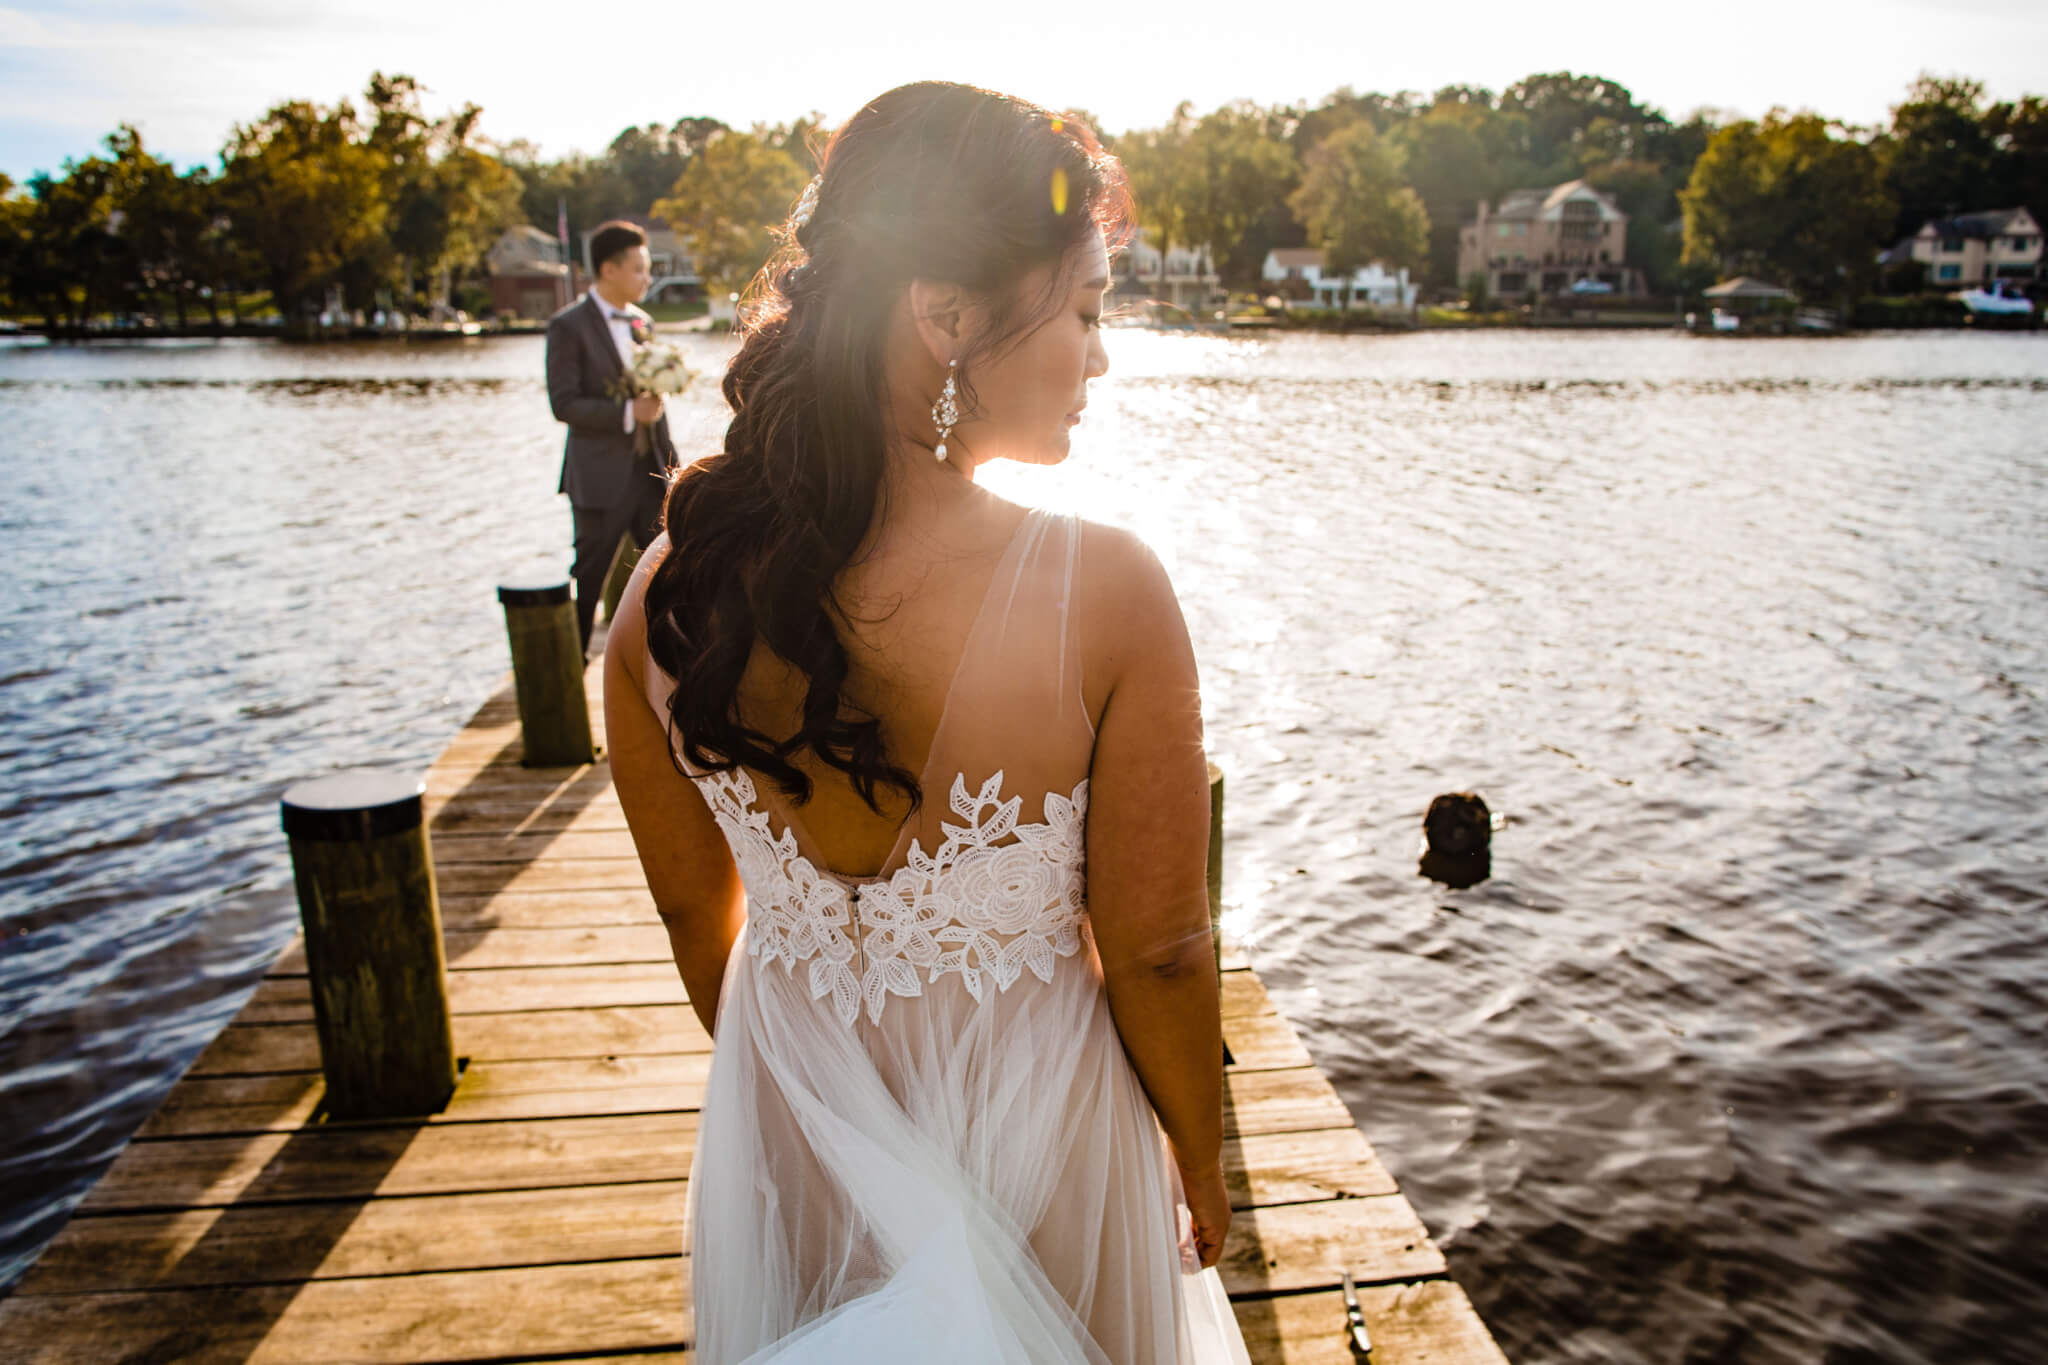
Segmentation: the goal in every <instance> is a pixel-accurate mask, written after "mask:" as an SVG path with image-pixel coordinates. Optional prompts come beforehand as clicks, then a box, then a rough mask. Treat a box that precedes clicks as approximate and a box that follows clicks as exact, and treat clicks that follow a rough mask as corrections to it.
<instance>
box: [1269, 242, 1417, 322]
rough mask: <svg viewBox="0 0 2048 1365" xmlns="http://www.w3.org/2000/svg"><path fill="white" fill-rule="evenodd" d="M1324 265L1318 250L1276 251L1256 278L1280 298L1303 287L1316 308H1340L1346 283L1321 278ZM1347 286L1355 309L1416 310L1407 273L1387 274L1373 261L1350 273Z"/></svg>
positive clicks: (1337, 277) (1337, 278) (1293, 248)
mask: <svg viewBox="0 0 2048 1365" xmlns="http://www.w3.org/2000/svg"><path fill="white" fill-rule="evenodd" d="M1323 262H1324V257H1323V253H1322V250H1321V248H1319V247H1312V246H1283V247H1275V248H1274V249H1273V250H1271V251H1268V252H1267V253H1266V263H1265V265H1264V267H1262V268H1261V269H1260V271H1259V277H1260V278H1261V279H1263V280H1265V281H1266V282H1267V283H1268V284H1271V285H1275V286H1278V287H1279V290H1278V292H1280V293H1282V294H1288V293H1295V292H1298V291H1299V290H1300V289H1301V287H1302V286H1304V285H1305V286H1307V288H1308V298H1310V299H1313V300H1314V301H1315V306H1316V307H1318V308H1342V307H1343V306H1344V286H1345V284H1346V283H1347V281H1346V280H1345V279H1344V277H1343V276H1342V275H1326V274H1324V272H1323ZM1348 283H1349V284H1350V286H1351V301H1352V303H1353V304H1354V305H1356V304H1361V303H1363V304H1367V305H1370V306H1371V307H1374V308H1392V309H1402V310H1406V309H1410V308H1413V307H1414V306H1415V286H1414V285H1413V284H1410V283H1409V282H1408V272H1407V270H1406V269H1402V270H1398V271H1394V272H1393V273H1391V274H1390V273H1388V271H1387V268H1386V267H1385V266H1383V265H1381V264H1380V263H1379V262H1378V261H1374V262H1373V263H1372V264H1371V265H1362V266H1360V267H1358V269H1356V270H1354V271H1353V272H1351V279H1350V280H1349V281H1348Z"/></svg>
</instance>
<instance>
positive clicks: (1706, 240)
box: [1679, 110, 1895, 298]
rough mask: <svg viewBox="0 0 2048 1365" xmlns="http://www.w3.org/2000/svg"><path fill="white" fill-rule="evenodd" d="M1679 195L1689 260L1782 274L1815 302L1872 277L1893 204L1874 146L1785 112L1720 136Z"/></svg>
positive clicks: (1812, 119) (1806, 116)
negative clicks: (1837, 133) (1871, 147)
mask: <svg viewBox="0 0 2048 1365" xmlns="http://www.w3.org/2000/svg"><path fill="white" fill-rule="evenodd" d="M1679 200H1680V202H1681V203H1682V205H1683V206H1684V212H1685V254H1684V260H1685V261H1686V262H1687V263H1688V264H1696V265H1701V266H1711V267H1715V268H1717V269H1721V270H1728V271H1744V272H1750V273H1756V274H1761V275H1765V276H1768V277H1774V278H1776V279H1778V280H1780V281H1782V282H1784V283H1786V284H1789V285H1791V286H1793V287H1795V288H1797V289H1799V290H1801V291H1803V292H1804V293H1805V294H1806V295H1807V296H1808V297H1810V298H1839V297H1841V296H1842V295H1843V294H1844V293H1845V292H1847V291H1850V290H1854V289H1857V288H1860V287H1862V286H1864V285H1865V284H1866V283H1867V282H1868V280H1869V279H1870V276H1871V273H1872V272H1873V270H1874V269H1875V262H1876V253H1877V249H1878V246H1879V244H1880V243H1881V242H1882V241H1883V239H1884V234H1885V232H1886V230H1887V229H1888V228H1889V226H1890V224H1891V222H1892V215H1893V212H1894V209H1895V205H1894V203H1893V201H1892V198H1891V196H1890V194H1889V193H1888V192H1887V190H1886V188H1885V185H1884V181H1883V174H1882V168H1881V167H1880V165H1879V163H1878V158H1877V156H1876V155H1875V154H1874V153H1873V152H1872V150H1871V149H1870V148H1869V147H1868V146H1866V145H1865V144H1863V143H1861V142H1857V141H1854V140H1852V139H1849V138H1845V137H1838V136H1836V135H1835V133H1834V131H1833V130H1832V129H1830V127H1829V125H1828V124H1827V122H1826V121H1825V120H1823V119H1822V118H1821V117H1820V116H1819V115H1818V114H1810V113H1801V114H1787V113H1785V112H1784V111H1782V110H1773V111H1772V112H1771V113H1770V114H1768V115H1766V116H1765V117H1764V119H1763V120H1762V121H1761V122H1749V121H1744V122H1741V123H1735V124H1731V125H1729V126H1728V127H1726V128H1723V129H1722V130H1721V131H1720V132H1718V133H1716V134H1715V135H1714V139H1713V141H1711V142H1709V143H1708V144H1707V149H1706V151H1705V152H1704V153H1702V154H1701V156H1700V159H1699V162H1698V163H1697V164H1696V165H1695V166H1694V167H1693V171H1692V178H1691V179H1690V181H1688V183H1687V184H1686V187H1685V189H1684V191H1683V192H1682V193H1681V194H1680V195H1679Z"/></svg>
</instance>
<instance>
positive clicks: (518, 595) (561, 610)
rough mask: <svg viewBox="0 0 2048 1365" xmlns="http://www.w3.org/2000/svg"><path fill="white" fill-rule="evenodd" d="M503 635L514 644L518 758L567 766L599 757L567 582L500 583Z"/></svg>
mask: <svg viewBox="0 0 2048 1365" xmlns="http://www.w3.org/2000/svg"><path fill="white" fill-rule="evenodd" d="M498 601H500V602H501V603H503V604H504V607H505V636H506V638H507V640H508V641H509V642H510V644H511V646H512V683H513V689H514V691H515V692H516V693H517V695H518V698H519V732H520V737H521V740H522V742H523V746H524V753H523V754H522V755H521V759H520V761H521V762H522V763H524V764H525V765H526V766H527V767H529V768H564V767H571V766H574V765H576V764H579V763H589V762H591V761H592V760H594V759H595V758H596V757H597V746H596V744H595V743H594V742H593V741H592V739H591V735H590V702H589V698H588V696H587V695H586V693H585V691H584V687H583V674H584V667H585V664H584V659H583V641H582V639H581V638H580V636H579V635H578V633H577V630H576V604H575V603H574V602H573V601H571V600H570V597H569V585H568V584H567V583H550V584H547V585H545V586H541V587H501V588H499V589H498Z"/></svg>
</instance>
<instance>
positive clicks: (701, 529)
mask: <svg viewBox="0 0 2048 1365" xmlns="http://www.w3.org/2000/svg"><path fill="white" fill-rule="evenodd" d="M821 164H822V171H821V173H820V179H819V181H818V183H817V196H816V206H815V209H814V211H813V212H812V214H811V216H810V217H809V218H808V220H807V221H805V222H804V223H802V224H801V225H800V226H798V227H796V228H795V229H794V231H793V232H791V231H785V234H784V244H783V247H782V250H781V251H779V252H778V253H777V254H776V256H775V257H774V258H773V259H771V260H770V261H769V263H768V264H767V265H766V266H765V267H763V269H762V271H761V273H760V275H759V276H757V277H756V279H755V281H754V283H753V284H752V285H751V286H750V287H749V291H748V299H747V302H746V304H745V306H744V307H743V309H742V322H741V327H742V333H743V339H742V341H741V344H740V347H739V350H738V352H737V353H736V354H735V355H734V356H733V359H732V362H731V364H730V366H729V367H728V368H727V370H726V374H725V384H724V390H725V399H726V402H727V403H728V404H730V405H731V408H732V412H733V417H732V422H731V424H730V425H729V426H728V427H727V428H726V432H725V442H724V447H723V449H721V450H720V451H718V452H717V453H716V454H713V455H711V456H709V457H708V458H706V459H704V460H702V461H700V462H698V463H696V464H694V465H692V466H690V467H689V468H688V469H687V470H685V471H684V472H683V473H682V475H681V476H680V477H679V478H677V480H676V481H675V483H674V484H673V485H672V486H671V487H670V489H669V492H668V500H667V506H666V508H665V513H664V516H665V521H666V529H667V532H668V537H669V553H668V554H667V556H666V557H665V558H664V559H663V560H662V562H661V564H660V565H659V566H658V567H657V568H656V570H655V571H654V574H653V575H652V577H651V578H650V579H649V581H648V584H647V595H646V615H647V647H648V653H649V655H650V657H651V658H652V659H653V660H654V662H655V663H656V664H658V665H659V666H660V667H661V668H662V670H663V671H664V672H666V673H667V674H669V675H670V676H671V677H673V678H674V679H675V680H676V682H677V687H676V689H675V694H674V698H673V700H672V701H671V702H670V704H669V727H670V738H671V742H672V748H673V747H674V746H673V741H674V740H675V739H676V738H677V737H678V736H680V738H681V741H682V742H681V745H680V748H681V751H682V754H683V755H684V756H686V757H687V758H688V760H689V761H690V763H692V764H694V765H696V766H697V767H698V768H700V769H704V770H708V771H723V770H730V769H732V768H734V767H738V766H741V765H744V766H746V767H748V768H751V769H753V770H755V771H757V772H759V773H761V774H763V775H764V776H765V777H767V778H768V779H770V780H772V781H773V782H775V783H776V784H777V786H778V787H779V788H780V789H781V790H782V791H783V792H785V793H786V794H788V795H789V796H791V797H793V798H795V799H796V800H798V801H807V800H809V799H810V796H811V782H810V779H809V778H808V777H807V776H806V775H805V774H804V773H803V772H802V771H800V770H799V769H798V768H797V767H796V766H795V765H794V764H793V763H792V762H791V759H792V757H794V756H796V755H799V754H801V753H802V751H804V750H805V749H809V750H810V751H811V752H812V753H814V754H816V755H817V757H818V759H819V760H820V761H821V762H823V763H824V764H825V765H827V766H829V767H832V768H835V769H837V770H838V771H840V772H843V773H845V774H846V775H847V777H848V778H849V779H850V780H851V781H852V783H853V786H854V789H855V790H856V791H857V792H858V793H859V794H860V796H861V798H862V799H863V800H864V801H866V802H867V804H868V806H869V807H870V808H871V809H873V810H875V811H876V813H877V814H879V813H880V811H881V807H880V805H879V804H878V802H877V800H876V790H877V788H878V787H879V786H881V785H883V784H887V785H890V786H893V787H896V788H898V789H900V790H902V791H903V792H904V793H905V795H906V796H907V797H908V798H909V799H910V801H911V803H912V805H913V807H915V806H916V804H917V803H918V802H919V801H920V799H921V795H922V794H921V793H920V792H919V790H918V784H917V778H916V775H915V774H913V773H910V772H908V771H906V770H905V769H904V768H903V767H901V766H900V765H899V764H897V763H896V762H894V761H892V758H891V756H890V755H889V754H888V753H887V752H886V750H885V746H884V744H883V740H882V733H881V723H880V721H879V719H878V718H876V717H874V716H872V715H868V714H866V713H864V712H862V711H861V710H860V709H859V708H858V707H857V706H856V705H855V704H854V703H853V702H852V701H851V699H849V698H848V697H846V696H845V695H844V694H843V690H842V689H843V687H844V684H845V679H846V671H847V652H846V647H845V645H844V643H843V642H842V639H841V636H840V629H841V627H842V625H843V624H844V623H845V622H846V621H847V620H848V619H849V618H848V617H847V614H846V612H845V611H844V609H843V607H842V604H841V603H840V602H839V600H838V598H837V595H836V594H835V591H834V583H835V581H836V579H837V578H838V575H839V573H840V571H841V570H842V569H843V568H844V567H845V566H846V564H847V563H848V561H849V560H851V559H852V557H853V555H854V553H855V551H856V550H857V549H858V548H859V547H860V545H861V543H862V541H863V540H864V539H865V538H866V537H867V534H868V531H869V528H870V526H871V525H872V524H873V523H874V521H875V519H876V517H877V515H878V512H879V511H882V510H885V509H882V508H881V507H880V504H881V503H882V501H883V498H884V490H885V483H884V471H885V469H886V467H887V463H888V458H889V449H890V443H891V441H892V439H893V438H894V437H895V436H896V435H897V434H898V433H896V432H894V431H892V429H891V427H892V423H891V420H890V414H889V412H888V407H887V392H888V385H887V382H886V375H885V373H884V356H883V351H884V346H883V340H884V338H885V337H886V336H887V335H888V334H889V324H890V315H891V312H892V310H893V308H894V306H895V304H896V301H897V300H898V299H899V298H900V297H901V296H902V293H903V291H904V289H905V288H907V287H908V286H909V284H910V282H911V281H912V280H913V279H923V280H929V281H933V282H935V283H943V284H953V285H958V286H961V287H962V288H964V289H966V290H968V291H970V292H971V293H972V294H974V295H976V296H978V297H979V298H980V299H981V300H983V301H984V302H985V303H986V304H987V305H988V307H989V310H990V312H989V317H990V321H989V324H988V326H987V327H986V328H985V329H984V331H983V333H982V334H981V335H979V336H977V337H972V338H968V339H967V342H966V350H965V351H964V353H963V354H962V355H961V356H960V358H959V366H958V370H957V372H956V378H957V383H958V386H959V392H960V406H961V409H962V411H963V412H970V411H972V409H973V405H974V395H973V388H972V375H973V372H974V368H975V366H976V365H977V363H986V362H987V361H988V360H989V359H990V358H991V357H994V356H998V355H1000V354H1002V353H1003V351H1004V350H1005V349H1006V348H1008V347H1009V346H1013V345H1015V344H1016V343H1017V342H1018V341H1019V340H1021V339H1022V338H1023V337H1024V336H1026V335H1028V334H1029V333H1030V332H1031V331H1032V330H1033V329H1034V328H1035V327H1036V326H1037V325H1039V324H1041V323H1042V322H1043V321H1044V320H1045V319H1046V317H1047V316H1049V314H1050V312H1051V310H1052V309H1053V308H1054V307H1056V306H1057V305H1058V304H1059V303H1060V302H1061V300H1062V299H1063V298H1064V295H1065V294H1066V292H1067V291H1068V289H1070V288H1071V285H1072V270H1073V267H1074V264H1075V263H1076V261H1077V259H1078V253H1077V252H1076V251H1075V248H1076V247H1078V246H1079V245H1081V244H1082V243H1083V242H1084V241H1085V240H1086V238H1087V236H1088V234H1090V233H1091V232H1093V231H1095V230H1097V229H1100V230H1101V231H1103V232H1104V234H1105V236H1106V238H1107V240H1108V242H1109V245H1110V247H1111V249H1112V250H1114V249H1116V248H1117V247H1119V246H1121V245H1123V244H1124V242H1125V241H1126V240H1127V239H1128V237H1129V234H1130V221H1131V213H1130V208H1131V205H1130V196H1129V191H1128V189H1127V187H1126V184H1125V181H1124V177H1123V172H1122V168H1121V167H1120V166H1119V165H1118V163H1117V161H1116V159H1115V158H1114V157H1113V156H1111V155H1110V154H1109V153H1107V152H1105V151H1104V150H1103V149H1102V147H1101V145H1100V144H1099V143H1098V142H1097V140H1096V137H1095V134H1094V133H1093V132H1092V131H1091V130H1090V129H1088V128H1087V127H1086V126H1085V125H1084V124H1082V123H1080V122H1078V121H1076V120H1074V119H1072V118H1070V117H1066V116H1064V115H1060V114H1055V113H1053V112H1051V111H1050V110H1046V109H1041V108H1039V107H1038V106H1036V105H1032V104H1029V103H1026V102H1024V101H1022V100H1017V99H1012V98H1010V97H1008V96H1005V95H999V94H995V93H993V92H991V91H987V90H979V89H976V88H974V87H972V86H965V85H952V84H945V83H940V82H922V83H919V84H915V85H906V86H901V87H899V88H897V89H895V90H891V91H890V92H889V93H887V94H885V95H883V96H881V97H880V98H878V99H876V100H873V101H872V102H870V103H869V104H868V105H866V106H865V107H864V108H862V109H861V110H860V112H859V113H857V114H855V115H854V116H853V117H852V118H851V119H849V120H847V122H846V124H845V126H844V127H842V128H840V130H839V131H838V132H837V133H836V134H834V135H833V137H832V139H831V141H830V143H829V144H828V145H827V146H826V149H825V152H824V155H823V157H822V159H821ZM1048 264H1052V265H1053V266H1054V267H1055V268H1054V270H1053V272H1052V275H1053V278H1052V281H1051V283H1050V285H1049V287H1048V288H1047V289H1046V290H1045V291H1043V293H1042V294H1040V296H1039V297H1035V298H1026V297H1024V295H1025V294H1026V293H1038V291H1027V290H1025V289H1024V288H1023V287H1022V286H1023V282H1024V280H1025V278H1026V277H1027V276H1028V275H1029V274H1031V272H1033V271H1034V270H1036V269H1038V268H1040V267H1042V266H1045V265H1048ZM756 640H759V641H761V642H762V643H764V644H765V645H766V646H767V647H768V648H769V649H771V650H773V651H774V652H775V654H776V655H777V656H779V657H780V658H782V659H784V660H786V661H787V662H788V663H789V664H791V665H792V666H794V667H795V668H797V669H799V670H801V671H802V672H803V674H804V675H805V677H806V679H807V680H808V682H807V687H806V692H805V697H804V704H803V720H802V724H801V725H800V726H799V727H798V729H797V731H796V733H795V734H792V735H787V736H782V737H777V736H773V735H768V734H764V733H763V732H761V731H760V730H757V729H755V728H753V727H751V726H749V725H748V724H747V723H746V721H745V720H744V719H743V718H742V717H741V716H740V714H739V703H738V692H739V686H740V679H741V676H742V675H743V674H744V673H745V671H746V667H747V661H748V658H749V656H750V654H751V653H752V650H753V647H754V643H755V641H756ZM678 766H679V767H680V761H679V763H678Z"/></svg>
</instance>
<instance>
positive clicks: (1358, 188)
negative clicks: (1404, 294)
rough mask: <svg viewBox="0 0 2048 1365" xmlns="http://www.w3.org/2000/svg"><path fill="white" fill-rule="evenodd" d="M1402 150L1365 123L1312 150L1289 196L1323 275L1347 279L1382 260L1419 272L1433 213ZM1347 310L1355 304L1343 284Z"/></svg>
mask: <svg viewBox="0 0 2048 1365" xmlns="http://www.w3.org/2000/svg"><path fill="white" fill-rule="evenodd" d="M1402 169H1403V168H1402V159H1401V149H1400V148H1399V147H1398V146H1397V145H1395V144H1394V142H1393V141H1392V140H1391V139H1388V138H1383V137H1381V136H1380V135H1379V134H1378V133H1376V132H1374V131H1373V127H1372V124H1371V123H1370V122H1369V121H1367V120H1365V119H1360V120H1357V121H1356V122H1353V123H1351V124H1349V125H1347V126H1345V127H1343V128H1340V129H1339V130H1338V131H1337V132H1335V133H1332V134H1331V135H1330V136H1329V138H1328V139H1326V140H1325V141H1324V142H1323V143H1322V145H1320V146H1319V147H1317V148H1316V149H1315V150H1314V151H1312V152H1310V153H1309V156H1308V163H1307V165H1306V167H1305V168H1304V170H1303V173H1302V178H1301V187H1300V188H1299V189H1297V190H1296V191H1295V192H1294V194H1293V195H1292V196H1291V197H1290V198H1289V200H1288V203H1289V205H1290V206H1291V207H1292V208H1293V209H1294V213H1295V216H1296V217H1297V218H1299V219H1301V222H1302V225H1303V226H1304V227H1306V228H1307V229H1308V236H1309V240H1310V241H1311V242H1313V243H1315V244H1316V245H1317V246H1319V247H1321V248H1322V249H1323V258H1324V262H1325V264H1324V271H1325V273H1328V274H1335V275H1341V276H1343V277H1344V278H1345V280H1346V281H1349V279H1350V277H1351V275H1352V272H1354V271H1356V270H1357V269H1358V268H1359V267H1361V266H1364V265H1369V264H1371V263H1372V262H1374V261H1378V262H1380V263H1381V265H1383V266H1384V267H1385V268H1386V269H1387V270H1390V271H1392V270H1399V269H1402V268H1407V269H1417V268H1419V267H1420V266H1421V265H1422V264H1423V262H1424V260H1425V259H1426V258H1427V256H1428V253H1429V212H1428V210H1427V209H1425V208H1424V207H1423V205H1422V199H1421V197H1420V196H1419V195H1417V194H1416V193H1415V191H1414V190H1413V189H1412V188H1410V187H1409V186H1408V185H1407V184H1406V183H1405V181H1404V180H1403V177H1402ZM1344 306H1345V307H1346V308H1349V307H1350V306H1351V292H1350V286H1349V284H1348V283H1347V284H1346V286H1345V294H1344Z"/></svg>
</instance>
